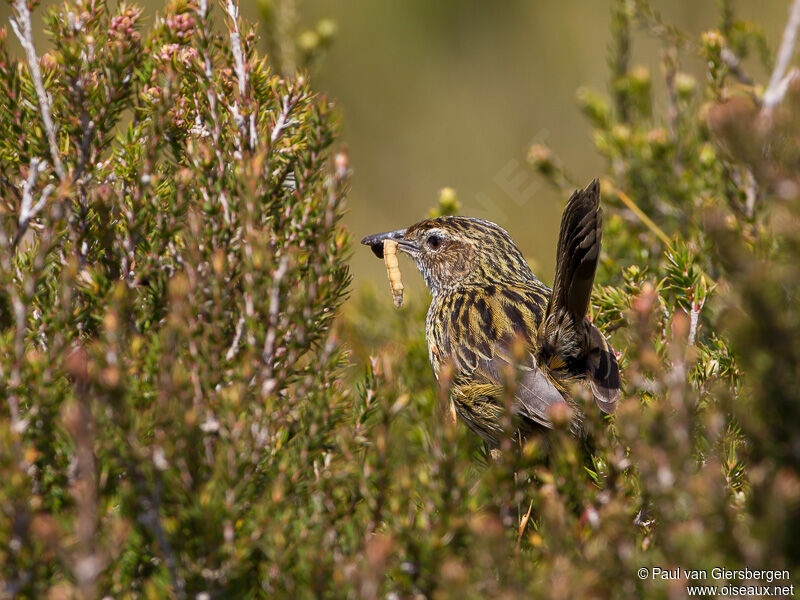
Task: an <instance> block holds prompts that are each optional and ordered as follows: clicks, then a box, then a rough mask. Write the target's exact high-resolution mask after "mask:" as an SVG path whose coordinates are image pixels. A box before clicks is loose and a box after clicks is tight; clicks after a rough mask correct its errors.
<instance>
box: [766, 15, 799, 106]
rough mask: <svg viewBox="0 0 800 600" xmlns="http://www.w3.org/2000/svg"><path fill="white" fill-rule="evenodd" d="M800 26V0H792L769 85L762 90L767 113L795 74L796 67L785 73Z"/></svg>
mask: <svg viewBox="0 0 800 600" xmlns="http://www.w3.org/2000/svg"><path fill="white" fill-rule="evenodd" d="M798 28H800V0H794V3H793V4H792V8H791V10H790V12H789V20H788V21H787V22H786V28H785V29H784V30H783V39H781V46H780V48H779V49H778V57H777V59H776V60H775V68H774V69H773V71H772V76H771V77H770V78H769V85H768V86H767V90H766V91H765V92H764V109H763V110H764V111H765V112H766V113H767V114H768V113H770V112H772V110H773V109H774V108H775V107H776V106H777V105H778V104H780V102H781V100H783V96H784V95H785V94H786V90H787V88H788V87H789V82H790V81H791V80H792V79H793V78H794V77H796V76H797V74H798V71H797V69H792V70H791V71H789V73H788V74H787V70H788V69H789V64H790V63H791V61H792V57H793V56H794V47H795V45H796V44H797V30H798Z"/></svg>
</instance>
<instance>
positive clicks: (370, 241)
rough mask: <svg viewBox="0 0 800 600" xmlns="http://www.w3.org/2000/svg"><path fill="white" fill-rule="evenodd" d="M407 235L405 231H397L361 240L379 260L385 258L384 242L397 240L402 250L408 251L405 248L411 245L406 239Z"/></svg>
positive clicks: (376, 234) (369, 236)
mask: <svg viewBox="0 0 800 600" xmlns="http://www.w3.org/2000/svg"><path fill="white" fill-rule="evenodd" d="M405 234H406V230H405V229H396V230H395V231H387V232H385V233H375V234H373V235H368V236H367V237H365V238H364V239H363V240H361V243H362V244H364V245H365V246H369V247H370V248H371V249H372V253H373V254H374V255H375V256H377V257H378V258H383V240H395V241H396V242H397V243H398V246H399V248H400V249H401V250H406V251H408V248H406V247H405V246H408V245H409V244H408V242H407V241H406V240H405V239H404V236H405Z"/></svg>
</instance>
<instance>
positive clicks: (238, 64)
mask: <svg viewBox="0 0 800 600" xmlns="http://www.w3.org/2000/svg"><path fill="white" fill-rule="evenodd" d="M225 11H226V12H227V13H228V17H230V19H231V31H230V38H231V52H232V53H233V62H234V68H235V70H236V79H237V81H238V84H239V99H238V100H234V105H233V106H232V107H231V111H232V112H233V117H234V119H235V120H236V124H237V126H238V127H239V131H240V132H241V135H242V137H245V134H246V131H245V130H246V125H245V119H244V116H243V115H242V110H241V108H240V106H239V103H242V102H244V101H245V98H246V93H247V88H248V84H249V82H248V79H247V66H246V65H245V60H244V50H243V49H242V38H241V35H240V33H239V6H238V5H237V4H236V3H235V2H234V0H227V2H226V3H225ZM252 117H253V115H252V114H251V126H250V139H249V144H250V149H251V150H252V149H254V148H255V147H256V145H257V144H258V137H257V134H256V129H255V120H254V119H252Z"/></svg>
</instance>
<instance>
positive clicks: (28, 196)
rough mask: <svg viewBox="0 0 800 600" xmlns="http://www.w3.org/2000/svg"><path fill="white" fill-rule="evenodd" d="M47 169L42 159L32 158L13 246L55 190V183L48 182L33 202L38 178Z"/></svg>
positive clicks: (24, 186)
mask: <svg viewBox="0 0 800 600" xmlns="http://www.w3.org/2000/svg"><path fill="white" fill-rule="evenodd" d="M44 170H45V164H44V162H42V161H41V160H40V159H38V158H36V157H34V158H32V159H31V164H30V169H29V170H28V178H27V179H26V180H25V182H24V183H23V185H22V203H21V204H20V207H19V221H18V223H19V224H18V227H17V235H16V236H15V237H14V241H13V242H12V243H11V246H12V248H15V247H16V246H17V244H18V243H19V241H20V240H21V239H22V236H23V235H25V232H26V231H27V230H28V225H29V223H30V222H31V219H33V218H34V217H35V216H36V215H38V214H39V213H40V212H41V210H42V209H43V208H44V207H45V206H46V205H47V200H48V199H49V198H50V195H51V194H52V193H53V191H54V190H55V186H54V185H53V184H48V185H47V186H46V187H45V188H44V190H42V195H41V196H40V197H39V200H38V201H37V202H36V203H35V204H34V202H33V188H34V187H35V186H36V179H37V178H38V177H39V175H40V174H41V173H42V172H43V171H44Z"/></svg>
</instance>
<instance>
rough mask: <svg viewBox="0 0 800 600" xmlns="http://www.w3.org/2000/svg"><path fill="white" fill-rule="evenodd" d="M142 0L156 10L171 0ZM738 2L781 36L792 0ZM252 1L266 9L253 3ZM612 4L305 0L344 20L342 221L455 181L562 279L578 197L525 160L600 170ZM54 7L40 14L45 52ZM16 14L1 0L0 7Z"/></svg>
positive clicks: (374, 263)
mask: <svg viewBox="0 0 800 600" xmlns="http://www.w3.org/2000/svg"><path fill="white" fill-rule="evenodd" d="M112 4H113V3H112ZM144 4H145V5H146V7H147V11H146V15H147V17H148V18H147V21H146V22H147V23H150V22H152V15H153V13H154V11H155V10H156V9H158V7H159V6H161V3H157V2H144ZM652 4H653V6H654V7H656V8H657V9H658V10H659V11H660V12H661V13H662V14H663V17H664V19H665V20H666V21H667V22H674V23H675V24H676V25H678V26H679V27H681V28H686V29H688V30H689V31H690V32H692V33H694V34H699V33H700V32H702V31H704V30H706V29H710V28H714V27H715V26H716V24H717V22H718V18H719V12H718V2H717V0H654V1H653V2H652ZM735 4H736V8H737V9H738V13H739V14H740V15H741V16H742V17H743V18H751V17H757V21H758V22H760V23H763V24H764V25H765V27H766V29H767V34H768V39H770V40H778V39H780V29H781V27H782V25H783V23H784V22H785V18H786V15H787V11H788V2H787V1H785V0H767V1H765V2H756V1H753V0H738V2H736V3H735ZM241 6H242V13H243V15H244V16H246V17H247V18H249V19H251V20H252V21H258V20H259V18H260V16H259V15H260V12H259V10H258V7H257V5H256V3H255V2H247V1H245V2H243V3H242V5H241ZM610 7H611V0H558V1H556V0H502V1H495V2H489V1H488V0H483V1H481V0H442V1H433V0H403V1H400V0H336V1H325V0H300V1H299V2H298V9H299V13H300V18H299V21H300V23H299V28H298V34H299V33H300V32H301V31H302V30H303V29H304V28H313V26H314V24H315V23H316V22H317V21H318V20H319V19H321V18H324V17H329V18H332V19H333V20H334V21H335V22H336V23H337V25H338V34H337V36H336V38H335V40H334V42H333V45H332V46H331V47H330V49H329V50H328V51H327V52H325V54H324V56H321V57H320V58H319V59H318V60H317V61H316V62H315V64H314V66H313V68H312V72H311V76H312V78H313V81H314V82H315V85H316V87H317V88H318V89H319V90H320V91H323V92H325V93H327V94H328V95H329V97H330V98H331V99H332V100H334V101H335V102H336V104H337V105H338V107H339V110H340V114H341V116H342V141H343V143H345V144H346V145H347V147H348V150H349V154H350V164H351V166H352V168H353V171H354V176H353V182H352V193H351V194H350V196H349V201H348V205H349V207H350V210H349V213H348V214H347V216H346V217H345V224H346V225H347V227H348V228H349V229H350V230H351V231H352V233H353V237H354V238H355V240H356V242H357V241H358V240H360V239H361V237H363V236H364V235H366V234H369V233H374V232H377V231H383V230H387V229H396V228H399V227H403V226H406V225H409V224H411V223H414V222H416V221H418V220H420V219H421V218H424V217H425V216H426V214H427V210H428V208H430V207H431V206H433V205H434V204H435V202H436V198H437V193H438V190H439V189H440V188H442V187H443V186H446V185H448V186H452V187H454V188H455V189H456V191H457V193H458V197H459V200H460V201H461V203H462V205H463V211H462V212H463V213H464V214H468V215H471V216H479V217H483V218H487V219H490V220H493V221H495V222H497V223H499V224H500V225H502V226H503V227H505V228H506V229H508V231H509V232H510V233H511V235H512V236H513V237H514V238H515V239H516V240H517V242H518V243H519V245H520V247H521V248H522V251H523V254H525V255H526V256H527V257H528V258H529V259H530V262H531V264H532V266H533V267H534V268H535V270H536V271H537V273H538V274H540V276H541V277H542V278H543V279H544V280H545V281H549V279H550V278H551V277H552V272H553V261H554V256H555V242H556V237H557V234H558V232H557V229H558V220H559V215H560V210H561V208H562V207H563V203H564V200H565V199H564V198H562V197H560V196H559V194H557V193H556V192H555V191H554V190H552V189H550V188H547V187H545V186H544V185H542V184H541V183H540V182H539V180H538V179H537V178H536V177H535V176H534V175H533V174H532V173H531V172H530V171H529V170H528V169H527V168H526V167H525V153H526V150H527V148H528V146H529V145H530V144H531V143H532V142H539V143H546V144H548V145H549V146H551V147H552V148H553V149H554V151H555V152H556V153H557V155H558V156H560V157H561V158H562V160H563V162H564V163H565V164H566V165H567V166H568V168H569V170H570V171H571V172H573V173H574V174H575V175H577V176H578V177H579V178H580V179H581V180H583V181H588V180H589V179H590V178H592V177H594V176H596V175H598V174H599V173H600V172H601V169H602V168H603V163H602V161H601V160H600V159H599V158H598V157H597V156H596V154H595V153H594V151H593V147H592V141H591V130H590V127H589V126H588V125H587V124H586V122H585V120H584V119H583V118H582V116H581V114H580V113H579V111H578V109H577V107H576V104H575V101H574V98H575V91H576V89H577V88H578V86H579V85H581V84H590V85H592V86H593V87H595V88H597V89H599V90H601V91H603V92H606V91H607V89H608V85H607V82H606V81H605V77H606V73H607V69H606V61H607V56H608V44H609V15H610ZM41 12H42V9H41V8H39V9H38V10H37V11H36V13H35V15H34V18H35V21H34V26H35V28H36V29H37V43H38V44H39V45H40V46H39V50H40V52H41V51H43V50H44V49H45V48H46V41H45V37H44V35H43V32H42V21H41ZM8 14H9V7H8V4H6V3H3V5H2V6H1V7H0V19H1V20H2V22H4V23H7V22H8ZM221 20H222V19H221V14H220V13H219V12H218V18H217V21H218V22H221ZM262 31H263V28H262ZM9 38H10V40H9V41H10V43H11V44H12V46H13V45H16V40H15V39H13V35H11V34H10V32H9ZM634 44H635V46H634V49H635V55H636V56H637V57H642V56H644V57H647V60H646V61H645V63H644V64H645V66H648V67H650V68H651V70H652V71H653V73H654V80H656V82H657V80H658V74H659V66H658V64H659V63H658V53H659V47H660V45H659V42H658V41H656V40H652V39H648V38H647V37H646V36H645V35H644V34H641V35H638V36H636V38H635V40H634ZM264 48H265V49H266V43H264ZM699 60H700V59H699V57H690V58H689V59H688V60H687V61H685V62H684V68H685V69H687V70H689V71H696V68H697V66H698V64H699V62H698V61H699ZM748 66H749V67H750V68H752V69H753V71H754V74H756V75H759V76H761V75H762V72H761V71H760V70H759V69H758V68H757V67H756V66H754V64H751V65H748ZM760 78H761V79H762V80H763V76H762V77H760ZM701 83H702V82H701ZM352 268H353V276H354V287H355V288H356V289H359V288H360V287H361V286H362V285H364V284H365V283H369V282H371V283H373V284H374V285H380V286H385V285H387V284H386V281H385V273H384V271H383V266H382V264H381V263H380V261H378V260H376V259H375V258H374V257H373V256H372V254H371V253H370V252H369V251H368V250H367V249H366V248H363V247H361V246H358V245H356V246H355V247H354V249H353V260H352ZM401 268H403V270H404V273H405V282H406V285H407V287H409V288H410V293H420V292H421V287H422V284H421V279H420V278H419V277H418V276H416V275H414V274H412V272H411V271H412V268H411V267H410V265H409V264H408V263H407V262H405V261H404V262H401ZM388 301H389V298H388V295H387V302H388Z"/></svg>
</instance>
